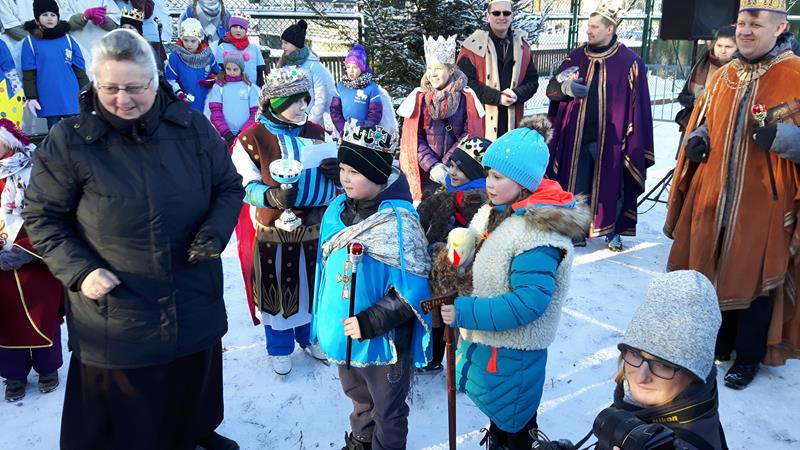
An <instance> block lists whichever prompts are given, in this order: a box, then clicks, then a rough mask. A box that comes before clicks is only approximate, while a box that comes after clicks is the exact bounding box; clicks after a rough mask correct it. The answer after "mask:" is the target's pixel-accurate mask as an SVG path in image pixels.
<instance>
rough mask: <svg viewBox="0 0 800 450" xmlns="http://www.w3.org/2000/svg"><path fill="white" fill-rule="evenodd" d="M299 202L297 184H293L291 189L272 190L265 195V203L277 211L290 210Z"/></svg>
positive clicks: (277, 188) (275, 188)
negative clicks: (296, 201)
mask: <svg viewBox="0 0 800 450" xmlns="http://www.w3.org/2000/svg"><path fill="white" fill-rule="evenodd" d="M295 200H297V184H293V185H292V187H291V188H289V189H281V188H279V187H274V188H270V189H269V190H268V191H267V193H266V194H264V203H266V204H268V205H269V206H271V207H273V208H277V209H290V208H291V207H293V206H294V202H295Z"/></svg>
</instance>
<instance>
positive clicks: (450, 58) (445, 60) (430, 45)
mask: <svg viewBox="0 0 800 450" xmlns="http://www.w3.org/2000/svg"><path fill="white" fill-rule="evenodd" d="M422 38H423V40H424V42H425V64H429V65H430V64H455V63H456V36H455V35H453V36H450V37H449V38H447V39H445V38H444V36H439V38H438V39H436V40H434V39H433V38H432V37H431V36H423V37H422Z"/></svg>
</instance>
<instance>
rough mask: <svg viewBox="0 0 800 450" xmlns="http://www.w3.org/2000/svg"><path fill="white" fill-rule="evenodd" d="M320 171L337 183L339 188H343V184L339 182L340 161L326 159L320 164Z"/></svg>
mask: <svg viewBox="0 0 800 450" xmlns="http://www.w3.org/2000/svg"><path fill="white" fill-rule="evenodd" d="M319 170H320V172H322V175H323V176H324V177H325V178H327V179H329V180H331V181H333V182H334V183H336V185H337V186H341V184H342V183H341V182H340V181H339V160H338V159H336V158H325V159H323V160H322V161H321V162H320V163H319Z"/></svg>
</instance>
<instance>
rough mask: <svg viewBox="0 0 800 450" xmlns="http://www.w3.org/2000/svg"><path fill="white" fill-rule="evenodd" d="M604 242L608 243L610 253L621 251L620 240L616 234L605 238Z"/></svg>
mask: <svg viewBox="0 0 800 450" xmlns="http://www.w3.org/2000/svg"><path fill="white" fill-rule="evenodd" d="M606 242H607V243H608V249H609V250H611V251H612V252H621V251H622V238H621V237H620V236H619V235H618V234H614V235H611V236H606Z"/></svg>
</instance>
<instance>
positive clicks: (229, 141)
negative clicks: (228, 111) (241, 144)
mask: <svg viewBox="0 0 800 450" xmlns="http://www.w3.org/2000/svg"><path fill="white" fill-rule="evenodd" d="M222 137H224V138H225V142H226V143H227V144H228V146H229V147H230V146H231V145H233V141H234V139H236V135H235V134H233V132H232V131H230V130H228V132H227V133H225V136H222Z"/></svg>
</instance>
